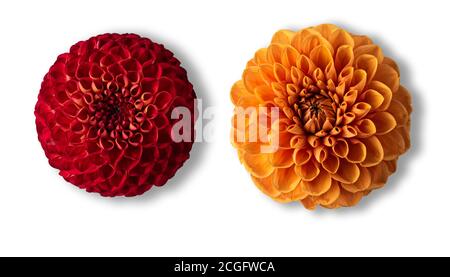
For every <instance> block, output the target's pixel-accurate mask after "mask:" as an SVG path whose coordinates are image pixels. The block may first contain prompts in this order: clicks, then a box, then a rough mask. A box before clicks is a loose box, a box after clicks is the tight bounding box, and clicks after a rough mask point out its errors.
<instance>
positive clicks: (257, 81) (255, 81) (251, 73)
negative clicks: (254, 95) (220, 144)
mask: <svg viewBox="0 0 450 277" xmlns="http://www.w3.org/2000/svg"><path fill="white" fill-rule="evenodd" d="M242 80H244V85H245V87H246V88H247V90H248V91H249V92H253V91H254V90H255V88H256V87H258V86H261V85H264V84H265V83H264V80H263V79H262V78H261V74H259V67H257V66H251V67H247V68H246V69H245V70H244V73H243V74H242Z"/></svg>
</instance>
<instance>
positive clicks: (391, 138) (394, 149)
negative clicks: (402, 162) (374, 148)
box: [378, 129, 406, 160]
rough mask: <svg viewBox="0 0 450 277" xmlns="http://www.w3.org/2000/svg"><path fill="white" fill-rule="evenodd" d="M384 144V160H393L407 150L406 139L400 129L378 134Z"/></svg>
mask: <svg viewBox="0 0 450 277" xmlns="http://www.w3.org/2000/svg"><path fill="white" fill-rule="evenodd" d="M378 140H379V141H380V143H381V145H382V146H383V151H384V160H393V159H396V158H398V156H399V155H400V154H402V153H404V152H405V151H406V145H405V139H404V138H403V136H402V134H401V133H400V132H399V130H398V129H395V130H394V131H392V132H390V133H389V134H386V135H382V136H378Z"/></svg>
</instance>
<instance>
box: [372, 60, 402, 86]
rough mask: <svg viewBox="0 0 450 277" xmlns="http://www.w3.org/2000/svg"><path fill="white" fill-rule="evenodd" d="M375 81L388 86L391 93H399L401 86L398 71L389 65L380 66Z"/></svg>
mask: <svg viewBox="0 0 450 277" xmlns="http://www.w3.org/2000/svg"><path fill="white" fill-rule="evenodd" d="M374 80H378V81H380V82H382V83H384V84H385V85H387V86H388V87H389V88H390V89H391V91H397V90H398V88H399V86H400V76H399V75H398V73H397V71H395V69H394V68H392V67H391V66H390V65H388V64H380V65H379V66H378V70H377V73H376V74H375V77H374Z"/></svg>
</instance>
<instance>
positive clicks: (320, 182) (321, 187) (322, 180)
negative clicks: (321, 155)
mask: <svg viewBox="0 0 450 277" xmlns="http://www.w3.org/2000/svg"><path fill="white" fill-rule="evenodd" d="M300 185H301V186H302V189H303V191H305V192H306V193H308V194H309V195H313V196H317V195H321V194H323V193H325V192H327V191H328V190H329V189H330V187H331V176H330V174H329V173H328V172H326V171H325V170H321V171H320V173H319V175H318V176H317V177H316V178H314V180H312V181H305V180H302V181H301V183H300Z"/></svg>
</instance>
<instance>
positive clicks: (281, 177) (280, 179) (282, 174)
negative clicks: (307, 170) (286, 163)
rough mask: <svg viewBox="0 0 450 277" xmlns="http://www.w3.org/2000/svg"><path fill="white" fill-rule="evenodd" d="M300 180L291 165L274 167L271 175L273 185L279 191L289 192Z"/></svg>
mask: <svg viewBox="0 0 450 277" xmlns="http://www.w3.org/2000/svg"><path fill="white" fill-rule="evenodd" d="M300 180H301V178H300V176H298V175H297V174H296V173H295V170H294V168H293V167H289V168H276V169H275V171H274V173H273V177H272V183H273V185H274V186H275V188H276V189H277V190H279V191H281V192H290V191H292V190H294V189H295V187H296V186H297V185H298V184H299V182H300Z"/></svg>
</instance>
